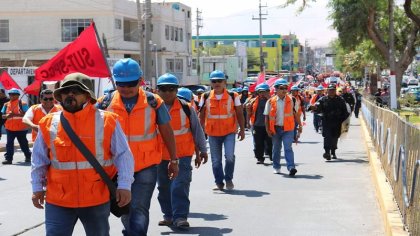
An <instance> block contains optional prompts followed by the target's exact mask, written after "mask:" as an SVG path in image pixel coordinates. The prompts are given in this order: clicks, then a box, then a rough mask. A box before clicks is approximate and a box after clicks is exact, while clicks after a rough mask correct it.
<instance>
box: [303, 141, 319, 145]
mask: <svg viewBox="0 0 420 236" xmlns="http://www.w3.org/2000/svg"><path fill="white" fill-rule="evenodd" d="M318 143H321V142H317V141H304V142H301V141H299V142H298V144H318Z"/></svg>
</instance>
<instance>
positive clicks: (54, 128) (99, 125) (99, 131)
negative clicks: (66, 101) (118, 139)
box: [49, 110, 113, 170]
mask: <svg viewBox="0 0 420 236" xmlns="http://www.w3.org/2000/svg"><path fill="white" fill-rule="evenodd" d="M60 115H61V112H60V113H56V114H54V115H53V118H52V121H51V127H50V131H49V132H50V147H51V153H52V160H51V165H52V166H53V167H54V168H55V169H58V170H75V169H92V168H93V167H92V165H90V163H89V162H88V161H79V162H60V161H59V160H58V159H57V151H56V149H55V146H54V140H55V139H56V138H57V132H58V124H59V123H60ZM103 127H104V117H103V116H102V115H101V112H100V111H99V110H96V111H95V135H96V137H95V154H96V155H95V156H96V158H97V160H98V162H99V164H100V165H101V166H103V167H107V166H111V165H113V161H112V159H109V160H104V150H103V141H104V129H103Z"/></svg>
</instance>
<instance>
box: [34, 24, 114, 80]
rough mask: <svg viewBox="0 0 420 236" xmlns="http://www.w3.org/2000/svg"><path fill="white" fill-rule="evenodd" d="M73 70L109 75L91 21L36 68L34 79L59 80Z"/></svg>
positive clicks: (96, 74)
mask: <svg viewBox="0 0 420 236" xmlns="http://www.w3.org/2000/svg"><path fill="white" fill-rule="evenodd" d="M73 72H81V73H84V74H86V75H88V76H92V77H101V78H108V77H110V74H109V69H108V65H107V62H106V61H105V59H104V56H103V54H102V51H101V49H100V47H99V44H98V40H97V37H96V33H95V28H94V23H93V22H92V24H91V25H90V26H89V27H87V28H86V29H85V30H84V31H83V32H82V33H81V34H80V36H79V37H78V38H76V39H75V40H74V41H73V42H71V43H69V44H68V45H67V46H66V47H65V48H63V49H62V50H61V51H59V52H58V54H57V55H55V56H54V57H53V58H51V59H50V60H49V61H47V62H46V63H45V64H43V65H42V66H40V67H39V68H38V69H36V70H35V79H36V80H40V81H59V80H62V79H63V78H64V76H66V75H67V74H70V73H73Z"/></svg>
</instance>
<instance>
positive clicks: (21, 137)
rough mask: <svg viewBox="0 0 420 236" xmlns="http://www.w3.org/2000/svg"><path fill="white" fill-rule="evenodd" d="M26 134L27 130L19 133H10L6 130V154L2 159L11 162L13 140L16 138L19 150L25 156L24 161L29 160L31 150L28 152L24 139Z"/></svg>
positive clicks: (26, 141) (13, 150) (13, 148)
mask: <svg viewBox="0 0 420 236" xmlns="http://www.w3.org/2000/svg"><path fill="white" fill-rule="evenodd" d="M27 133H28V131H27V130H21V131H11V130H6V135H7V143H6V154H4V157H5V158H6V160H8V161H12V160H13V154H14V153H15V147H14V146H15V145H14V143H15V138H17V140H18V142H19V146H20V149H22V152H23V153H24V154H25V158H26V159H31V150H29V145H28V139H27V138H26V134H27Z"/></svg>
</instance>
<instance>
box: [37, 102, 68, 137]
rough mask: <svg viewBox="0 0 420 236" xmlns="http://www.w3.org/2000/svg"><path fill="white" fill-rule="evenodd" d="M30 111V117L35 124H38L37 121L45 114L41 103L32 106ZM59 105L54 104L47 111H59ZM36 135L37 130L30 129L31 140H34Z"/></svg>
mask: <svg viewBox="0 0 420 236" xmlns="http://www.w3.org/2000/svg"><path fill="white" fill-rule="evenodd" d="M31 108H32V112H33V114H34V115H33V119H32V123H34V124H35V125H38V124H39V121H40V120H41V119H42V118H43V117H44V116H46V115H47V114H45V113H44V111H43V110H42V104H35V105H33V106H32V107H31ZM61 110H62V109H61V106H60V105H55V104H54V106H53V108H51V110H50V111H49V112H48V114H49V113H54V112H57V111H61ZM37 135H38V132H36V131H35V130H34V129H32V141H34V142H35V139H36V136H37Z"/></svg>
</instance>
